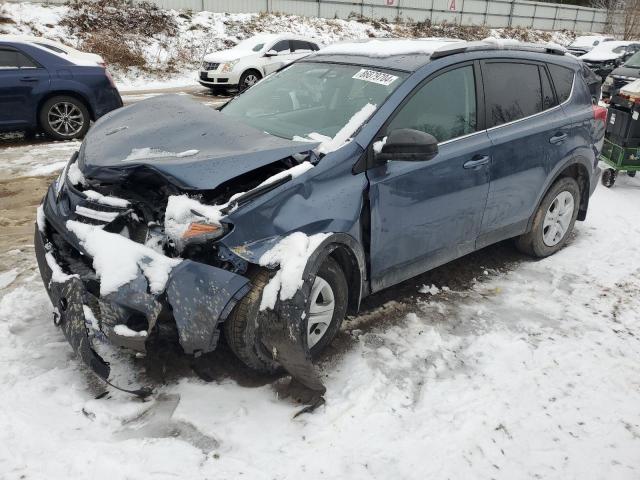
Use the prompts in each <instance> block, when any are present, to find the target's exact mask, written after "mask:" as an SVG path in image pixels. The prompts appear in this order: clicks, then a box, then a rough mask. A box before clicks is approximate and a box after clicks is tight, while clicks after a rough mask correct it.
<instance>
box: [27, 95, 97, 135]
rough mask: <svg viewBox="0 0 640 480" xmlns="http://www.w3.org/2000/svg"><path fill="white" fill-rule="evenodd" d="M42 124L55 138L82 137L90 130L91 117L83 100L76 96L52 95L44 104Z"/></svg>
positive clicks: (41, 115) (41, 110) (41, 117)
mask: <svg viewBox="0 0 640 480" xmlns="http://www.w3.org/2000/svg"><path fill="white" fill-rule="evenodd" d="M39 117H40V118H39V120H40V126H41V127H42V129H43V130H44V131H45V133H46V134H47V135H48V136H50V137H51V138H53V139H55V140H71V139H74V138H82V137H84V135H85V134H86V133H87V130H89V126H90V124H91V117H90V115H89V110H87V107H86V106H85V104H84V103H83V102H81V101H80V100H78V99H77V98H75V97H70V96H67V95H61V96H57V97H52V98H50V99H49V100H47V101H46V102H44V104H43V105H42V108H41V109H40V114H39Z"/></svg>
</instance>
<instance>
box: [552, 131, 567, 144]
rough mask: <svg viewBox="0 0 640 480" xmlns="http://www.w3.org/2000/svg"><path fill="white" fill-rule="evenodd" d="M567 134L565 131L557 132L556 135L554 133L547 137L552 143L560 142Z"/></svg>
mask: <svg viewBox="0 0 640 480" xmlns="http://www.w3.org/2000/svg"><path fill="white" fill-rule="evenodd" d="M567 136H568V135H567V134H566V133H559V134H557V135H554V136H553V137H551V138H550V139H549V143H553V144H554V145H555V144H556V143H562V142H564V141H565V140H566V139H567Z"/></svg>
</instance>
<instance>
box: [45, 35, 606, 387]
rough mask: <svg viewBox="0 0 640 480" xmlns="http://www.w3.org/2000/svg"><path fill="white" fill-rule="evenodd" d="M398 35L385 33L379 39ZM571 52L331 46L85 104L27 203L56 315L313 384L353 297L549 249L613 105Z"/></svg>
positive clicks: (579, 200) (65, 325) (91, 332)
mask: <svg viewBox="0 0 640 480" xmlns="http://www.w3.org/2000/svg"><path fill="white" fill-rule="evenodd" d="M387 50H388V51H389V53H388V54H385V53H384V52H385V51H387ZM586 71H587V70H586V69H584V68H583V66H582V65H581V63H580V62H579V61H578V60H576V59H575V58H574V57H572V56H568V55H565V54H564V51H562V50H561V49H555V48H548V47H540V46H532V45H506V46H505V45H500V44H496V43H485V42H478V43H464V42H462V43H461V42H455V43H452V42H442V41H438V42H434V41H415V42H410V41H398V42H395V41H389V42H383V41H376V42H370V43H353V44H346V45H337V46H335V47H329V48H328V49H326V50H323V51H320V52H318V53H316V54H312V55H310V56H308V57H306V58H305V59H304V60H301V61H298V62H296V63H294V64H292V65H290V66H288V67H286V68H284V69H282V70H281V71H279V72H278V73H276V74H274V75H271V76H269V77H267V78H265V79H264V80H263V81H262V82H260V83H258V84H257V85H255V86H254V87H252V88H250V89H248V90H247V91H245V92H244V93H243V94H241V95H239V96H238V97H236V98H235V99H233V100H232V101H231V102H230V103H228V104H227V105H226V106H225V107H224V108H223V109H222V110H221V111H215V110H211V109H209V108H208V107H206V106H204V105H201V104H198V103H195V102H193V101H190V100H188V99H187V98H186V97H184V96H167V97H159V98H154V99H150V100H148V101H144V102H140V103H138V104H134V105H132V106H129V107H126V108H123V109H120V110H118V111H116V112H113V113H111V114H109V115H107V117H106V118H104V119H102V120H101V121H99V122H97V123H96V125H95V127H94V128H93V129H92V130H91V131H90V132H89V134H88V135H87V137H86V139H85V141H84V142H83V144H82V147H81V148H80V151H79V152H78V153H77V154H75V155H74V156H73V158H72V159H71V160H70V162H69V165H68V166H67V167H66V168H65V170H64V171H63V173H62V174H61V176H60V178H59V179H58V181H57V182H56V183H55V184H54V185H52V186H51V187H50V188H49V191H48V193H47V195H46V197H45V199H44V200H43V204H42V207H41V208H40V209H39V213H38V225H37V229H36V235H35V244H36V253H37V257H38V264H39V266H40V271H41V274H42V278H43V280H44V284H45V286H46V288H47V291H48V292H49V295H50V297H51V300H52V302H53V304H54V306H55V307H56V323H57V324H58V325H60V326H61V327H62V329H63V331H64V332H65V335H66V336H67V338H68V339H69V341H70V342H71V344H72V345H73V347H74V348H75V350H76V351H77V352H78V353H79V354H80V355H81V356H82V357H83V359H84V360H85V361H86V362H87V363H88V364H89V365H91V366H92V368H93V369H94V370H95V371H96V372H98V374H99V375H100V376H101V377H102V378H105V379H106V378H108V376H109V366H108V364H106V362H104V361H103V360H102V359H101V358H100V357H99V356H98V355H97V353H96V351H95V350H94V349H93V347H92V342H93V341H96V340H97V339H103V340H104V339H107V340H108V341H109V342H111V343H113V344H115V345H118V346H123V347H127V348H130V349H133V350H138V351H150V350H153V349H162V348H167V347H166V346H167V345H168V344H175V345H178V346H179V347H180V348H181V349H182V350H183V351H184V352H185V353H186V354H191V355H199V354H202V353H206V352H210V351H212V350H214V349H215V348H216V346H217V344H218V341H219V337H220V334H221V332H223V331H224V337H225V339H226V342H227V343H228V344H229V346H230V347H231V349H232V350H233V352H235V354H236V355H237V356H238V357H239V358H240V359H241V360H242V361H243V362H244V363H245V364H247V365H248V366H250V367H251V368H254V369H257V370H261V371H273V370H275V369H277V368H279V367H284V369H286V370H287V371H288V372H289V373H290V374H292V375H293V376H294V377H295V378H297V379H298V380H299V381H300V382H301V383H303V384H304V385H306V386H307V387H309V388H310V389H312V390H314V391H316V392H322V391H323V390H324V387H323V386H322V382H321V381H320V378H319V377H318V375H317V374H316V373H315V371H314V369H313V367H312V365H311V364H310V360H311V359H313V358H314V357H315V356H317V354H318V353H320V352H321V351H322V349H323V348H325V347H326V346H327V345H328V344H329V343H330V342H331V340H332V339H333V337H334V336H335V334H336V332H337V331H338V330H339V328H340V324H341V322H342V320H343V318H344V316H345V315H346V314H347V313H356V312H357V311H358V308H359V305H360V302H361V300H362V298H363V297H365V296H367V295H370V294H372V293H375V292H378V291H380V290H382V289H384V288H387V287H390V286H393V285H396V284H398V283H399V282H402V281H403V280H406V279H408V278H410V277H413V276H415V275H418V274H420V273H422V272H425V271H427V270H429V269H432V268H434V267H437V266H438V265H442V264H443V263H446V262H448V261H451V260H453V259H455V258H458V257H461V256H463V255H466V254H467V253H470V252H473V251H474V250H477V249H480V248H482V247H484V246H486V245H490V244H492V243H495V242H498V241H501V240H504V239H507V238H515V239H516V244H517V246H518V247H519V248H520V249H521V250H522V251H524V252H527V253H529V254H531V255H534V256H537V257H546V256H548V255H551V254H553V253H555V252H556V251H558V250H559V249H560V248H562V247H563V246H564V245H565V243H566V242H567V239H568V238H569V236H570V233H571V231H572V228H573V225H574V222H575V221H576V220H584V219H585V217H586V214H587V208H588V205H589V197H590V194H591V193H592V191H593V189H594V188H595V185H596V183H597V173H598V168H597V161H598V154H599V150H600V148H601V146H602V139H603V133H604V122H603V120H604V118H605V117H604V116H603V111H602V109H600V108H599V107H592V99H591V93H590V91H589V86H588V85H587V82H586V80H585V76H584V75H585V72H586Z"/></svg>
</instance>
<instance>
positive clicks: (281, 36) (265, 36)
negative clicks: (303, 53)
mask: <svg viewBox="0 0 640 480" xmlns="http://www.w3.org/2000/svg"><path fill="white" fill-rule="evenodd" d="M249 39H251V40H256V41H258V42H273V41H277V40H302V41H304V42H315V43H318V41H317V40H316V39H314V38H310V37H304V36H302V35H296V34H294V33H259V34H257V35H254V36H253V37H249V38H248V39H247V40H249Z"/></svg>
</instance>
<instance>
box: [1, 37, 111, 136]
mask: <svg viewBox="0 0 640 480" xmlns="http://www.w3.org/2000/svg"><path fill="white" fill-rule="evenodd" d="M121 106H122V99H121V98H120V94H119V93H118V90H117V89H116V86H115V84H114V83H113V80H112V78H111V77H110V75H109V74H108V73H107V71H106V69H105V68H104V67H103V66H100V65H98V64H92V63H90V62H87V63H86V64H85V65H81V64H78V61H77V60H76V61H74V59H72V58H65V56H64V52H61V53H56V52H54V51H52V50H50V49H48V48H45V47H42V46H38V45H36V44H33V43H29V42H21V41H2V40H0V132H2V131H12V130H26V131H35V130H43V131H44V132H45V133H46V134H47V135H49V136H50V137H51V138H54V139H56V140H69V139H72V138H80V137H83V136H84V135H85V134H86V133H87V130H88V129H89V126H90V125H91V121H92V120H97V119H98V118H100V117H101V116H102V115H104V114H106V113H108V112H110V111H111V110H114V109H116V108H119V107H121Z"/></svg>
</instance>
